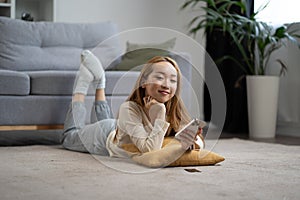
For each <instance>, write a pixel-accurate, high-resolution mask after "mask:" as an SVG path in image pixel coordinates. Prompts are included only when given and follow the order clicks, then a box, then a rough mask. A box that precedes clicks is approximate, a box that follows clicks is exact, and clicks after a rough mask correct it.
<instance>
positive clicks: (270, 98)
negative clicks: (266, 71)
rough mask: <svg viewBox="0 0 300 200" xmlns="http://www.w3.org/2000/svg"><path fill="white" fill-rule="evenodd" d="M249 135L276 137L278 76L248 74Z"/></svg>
mask: <svg viewBox="0 0 300 200" xmlns="http://www.w3.org/2000/svg"><path fill="white" fill-rule="evenodd" d="M246 80H247V101H248V118H249V137H250V138H251V139H255V138H257V139H259V138H274V137H275V134H276V121H277V106H278V93H279V77H278V76H247V77H246Z"/></svg>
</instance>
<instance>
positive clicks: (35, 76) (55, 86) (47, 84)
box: [27, 71, 76, 95]
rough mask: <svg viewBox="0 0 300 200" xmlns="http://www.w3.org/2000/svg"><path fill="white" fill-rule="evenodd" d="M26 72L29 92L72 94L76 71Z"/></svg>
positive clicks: (38, 93) (35, 93) (34, 93)
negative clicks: (29, 83)
mask: <svg viewBox="0 0 300 200" xmlns="http://www.w3.org/2000/svg"><path fill="white" fill-rule="evenodd" d="M27 73H28V74H29V76H30V80H31V88H30V94H33V95H71V94H72V91H73V84H74V80H75V77H76V71H35V72H27Z"/></svg>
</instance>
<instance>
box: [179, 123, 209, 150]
mask: <svg viewBox="0 0 300 200" xmlns="http://www.w3.org/2000/svg"><path fill="white" fill-rule="evenodd" d="M202 133H203V129H202V128H201V127H199V128H198V130H197V132H195V131H192V130H189V129H185V130H184V131H183V132H182V133H181V134H180V135H179V137H177V139H179V141H180V142H181V145H182V148H183V149H185V150H192V149H203V148H204V139H203V136H202ZM199 140H200V141H199Z"/></svg>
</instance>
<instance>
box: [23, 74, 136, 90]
mask: <svg viewBox="0 0 300 200" xmlns="http://www.w3.org/2000/svg"><path fill="white" fill-rule="evenodd" d="M27 73H28V74H29V76H30V80H31V91H30V94H33V95H72V91H73V86H74V81H75V77H76V74H77V72H76V71H35V72H27ZM138 75H139V72H121V71H118V72H113V71H106V72H105V76H106V89H105V92H106V94H107V95H108V96H111V95H116V96H119V95H128V94H129V93H131V90H132V88H133V87H134V84H135V81H136V80H137V77H138ZM94 94H95V87H92V86H91V87H90V88H89V90H88V95H94Z"/></svg>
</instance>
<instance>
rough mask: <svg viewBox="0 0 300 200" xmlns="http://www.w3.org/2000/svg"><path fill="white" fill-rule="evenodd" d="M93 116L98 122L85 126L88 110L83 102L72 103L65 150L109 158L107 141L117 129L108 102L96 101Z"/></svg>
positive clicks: (64, 144)
mask: <svg viewBox="0 0 300 200" xmlns="http://www.w3.org/2000/svg"><path fill="white" fill-rule="evenodd" d="M92 116H95V118H96V122H95V123H92V124H88V125H85V118H86V108H85V104H84V103H83V102H72V103H71V104H70V106H69V110H68V113H67V116H66V120H65V124H64V132H63V137H62V145H63V147H64V148H66V149H69V150H73V151H79V152H89V153H92V154H98V155H103V156H108V155H109V153H108V151H107V149H106V140H107V137H108V135H109V133H111V132H112V131H113V130H115V129H116V120H115V119H112V112H111V109H110V107H109V105H108V104H107V102H106V101H96V102H95V104H94V106H93V110H92ZM94 120H95V119H94Z"/></svg>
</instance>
